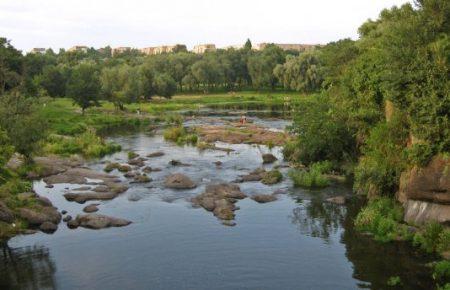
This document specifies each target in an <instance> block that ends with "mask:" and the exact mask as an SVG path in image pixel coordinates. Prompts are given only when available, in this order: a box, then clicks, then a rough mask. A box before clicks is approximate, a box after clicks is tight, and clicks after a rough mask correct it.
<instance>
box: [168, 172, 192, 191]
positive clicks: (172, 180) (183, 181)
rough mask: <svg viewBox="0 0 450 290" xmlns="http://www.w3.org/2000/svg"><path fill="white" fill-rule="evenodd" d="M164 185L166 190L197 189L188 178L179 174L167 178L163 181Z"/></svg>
mask: <svg viewBox="0 0 450 290" xmlns="http://www.w3.org/2000/svg"><path fill="white" fill-rule="evenodd" d="M164 185H165V186H166V187H168V188H175V189H191V188H195V187H197V185H196V184H195V183H194V182H193V181H192V180H191V179H190V178H189V177H187V176H186V175H184V174H181V173H176V174H172V175H170V176H168V177H167V178H166V180H165V181H164Z"/></svg>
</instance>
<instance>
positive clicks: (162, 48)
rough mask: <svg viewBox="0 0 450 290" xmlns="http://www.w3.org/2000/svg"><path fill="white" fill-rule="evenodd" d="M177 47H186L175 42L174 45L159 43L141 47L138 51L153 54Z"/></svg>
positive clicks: (169, 50) (170, 50) (171, 50)
mask: <svg viewBox="0 0 450 290" xmlns="http://www.w3.org/2000/svg"><path fill="white" fill-rule="evenodd" d="M177 47H179V48H186V45H184V44H176V45H161V46H154V47H145V48H141V49H140V51H141V52H142V53H144V54H147V55H153V54H161V53H170V52H174V50H175V49H176V48H177Z"/></svg>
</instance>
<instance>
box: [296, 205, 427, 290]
mask: <svg viewBox="0 0 450 290" xmlns="http://www.w3.org/2000/svg"><path fill="white" fill-rule="evenodd" d="M296 202H297V203H298V204H299V206H298V207H296V208H294V209H293V211H292V215H291V216H290V218H291V221H292V223H293V224H295V225H297V227H298V229H299V230H300V232H301V233H302V234H304V235H310V236H312V237H318V238H321V239H323V240H324V241H325V242H326V243H329V242H330V236H331V235H333V234H337V233H339V232H340V231H341V240H340V241H341V242H342V243H343V244H344V245H345V249H346V257H347V258H348V260H349V261H350V262H351V263H352V264H353V278H355V279H357V280H359V281H360V283H358V287H359V288H362V289H377V290H379V289H435V284H434V282H433V280H432V278H431V269H430V267H429V266H427V264H428V263H429V262H431V261H432V260H433V259H432V258H431V257H429V256H426V255H424V254H423V253H420V252H418V251H417V249H415V248H414V247H412V246H411V245H410V244H409V243H408V242H391V243H381V242H377V241H374V240H373V239H372V237H370V236H368V235H364V234H361V233H359V232H357V231H356V230H355V228H354V219H355V217H356V215H357V213H358V212H359V210H360V209H361V207H362V206H363V204H364V201H363V200H361V199H358V198H353V199H352V200H351V201H350V202H348V204H347V206H345V207H344V206H339V205H336V204H332V203H327V202H323V199H322V197H321V196H317V197H312V198H311V200H303V199H297V200H296ZM395 276H398V277H400V279H401V281H402V282H401V284H399V285H397V286H388V285H387V281H388V280H389V278H390V277H395Z"/></svg>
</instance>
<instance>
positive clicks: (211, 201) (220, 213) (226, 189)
mask: <svg viewBox="0 0 450 290" xmlns="http://www.w3.org/2000/svg"><path fill="white" fill-rule="evenodd" d="M245 197H247V196H246V195H245V194H244V193H243V192H242V191H241V190H240V188H239V186H238V185H236V184H227V183H222V184H214V185H208V186H206V189H205V192H203V193H202V194H200V195H198V196H196V197H194V198H192V199H191V202H192V204H193V205H194V206H200V207H203V208H204V209H206V210H207V211H212V212H213V214H214V215H215V216H216V217H217V218H219V219H221V220H233V219H234V217H235V214H234V211H235V210H237V209H238V208H237V207H236V206H235V203H236V201H237V200H239V199H243V198H245Z"/></svg>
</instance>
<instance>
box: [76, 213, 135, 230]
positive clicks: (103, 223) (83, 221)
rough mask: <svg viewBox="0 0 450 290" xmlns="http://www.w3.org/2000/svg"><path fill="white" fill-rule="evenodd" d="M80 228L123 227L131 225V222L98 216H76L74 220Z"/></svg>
mask: <svg viewBox="0 0 450 290" xmlns="http://www.w3.org/2000/svg"><path fill="white" fill-rule="evenodd" d="M75 220H76V222H77V223H78V224H79V226H80V227H84V228H88V229H95V230H97V229H103V228H108V227H123V226H127V225H129V224H131V221H129V220H126V219H120V218H115V217H110V216H106V215H100V214H95V213H93V214H85V215H78V216H77V218H76V219H75Z"/></svg>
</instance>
